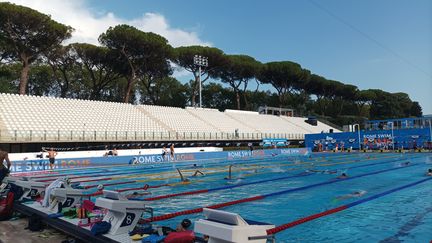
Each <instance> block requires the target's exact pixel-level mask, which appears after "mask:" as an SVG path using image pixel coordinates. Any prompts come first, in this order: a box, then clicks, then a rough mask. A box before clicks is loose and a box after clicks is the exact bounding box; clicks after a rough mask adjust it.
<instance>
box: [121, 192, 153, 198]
mask: <svg viewBox="0 0 432 243" xmlns="http://www.w3.org/2000/svg"><path fill="white" fill-rule="evenodd" d="M151 194H152V193H151V192H133V193H132V194H129V195H126V198H127V199H133V198H137V197H141V196H145V195H151Z"/></svg>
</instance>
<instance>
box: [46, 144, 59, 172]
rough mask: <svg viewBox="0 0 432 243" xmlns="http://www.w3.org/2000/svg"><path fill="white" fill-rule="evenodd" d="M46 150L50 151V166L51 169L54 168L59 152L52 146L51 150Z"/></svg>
mask: <svg viewBox="0 0 432 243" xmlns="http://www.w3.org/2000/svg"><path fill="white" fill-rule="evenodd" d="M44 151H45V152H47V153H48V159H49V166H50V169H51V170H52V169H53V168H54V163H55V157H56V156H57V152H56V151H55V150H54V148H51V149H50V150H49V151H47V150H44Z"/></svg>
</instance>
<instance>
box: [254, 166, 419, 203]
mask: <svg viewBox="0 0 432 243" xmlns="http://www.w3.org/2000/svg"><path fill="white" fill-rule="evenodd" d="M417 165H418V164H414V165H407V166H404V167H396V168H390V169H385V170H379V171H374V172H369V173H365V174H361V175H356V176H351V177H348V178H344V179H332V180H330V181H324V182H320V183H315V184H312V185H308V186H302V187H296V188H292V189H287V190H283V191H278V192H273V193H269V194H264V195H262V196H263V197H271V196H278V195H281V194H285V193H289V192H295V191H301V190H305V189H309V188H313V187H318V186H323V185H328V184H333V183H336V182H341V181H349V180H353V179H356V178H360V177H364V176H370V175H376V174H380V173H384V172H387V171H393V170H400V169H404V168H408V167H414V166H417Z"/></svg>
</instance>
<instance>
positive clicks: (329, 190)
mask: <svg viewBox="0 0 432 243" xmlns="http://www.w3.org/2000/svg"><path fill="white" fill-rule="evenodd" d="M431 158H432V155H431V154H430V153H429V154H427V153H422V154H420V153H416V154H410V153H405V154H399V153H397V154H396V153H374V154H365V153H318V154H312V155H311V156H308V157H284V156H281V155H278V156H275V157H271V158H261V159H248V160H231V161H206V162H199V161H194V162H178V163H174V164H157V165H137V166H133V165H129V166H116V167H103V168H88V169H82V168H81V169H76V170H73V171H71V170H64V171H57V172H54V173H53V174H42V175H35V176H34V178H33V179H35V180H48V179H49V180H53V179H55V178H57V177H58V176H64V175H68V176H70V177H71V178H72V181H73V182H81V185H82V186H90V187H91V186H93V187H91V188H89V189H88V191H89V193H90V192H95V191H96V190H97V189H96V188H95V186H96V185H98V184H107V183H110V184H113V183H127V184H118V185H112V186H106V187H105V188H106V189H109V190H118V189H125V188H136V187H141V186H143V185H144V184H148V185H150V186H153V187H154V186H160V187H158V188H150V189H148V190H147V192H151V195H144V196H140V197H138V198H139V199H145V198H146V197H155V196H160V195H167V194H172V193H179V192H188V191H194V190H202V189H211V188H221V187H226V186H233V185H242V184H248V183H252V182H256V183H252V184H249V185H243V186H238V187H234V188H227V189H219V190H215V191H212V192H207V193H201V194H194V195H187V196H178V197H172V198H167V199H161V200H156V201H149V202H148V204H149V206H150V207H153V208H154V213H155V216H158V215H164V214H169V213H173V212H178V211H183V210H188V209H194V208H200V207H206V206H209V205H214V204H218V203H224V202H229V201H233V200H239V199H244V198H249V197H254V196H259V195H269V194H270V195H269V196H267V197H264V198H263V199H261V200H256V201H251V202H244V203H240V204H236V205H232V206H228V207H224V208H221V210H226V211H229V212H235V213H239V214H240V215H241V216H242V217H244V218H246V219H252V220H255V221H261V222H267V223H270V224H274V225H276V226H278V225H282V224H285V223H288V222H291V221H294V220H297V219H300V218H303V217H306V216H309V215H312V214H316V213H320V212H323V211H326V210H329V209H332V208H336V207H339V206H342V205H346V204H349V203H351V202H354V201H357V200H361V199H364V198H367V197H369V196H372V195H375V194H379V193H382V192H386V191H388V190H391V189H393V188H397V187H400V186H403V185H406V184H410V183H413V182H416V181H419V180H422V179H425V178H427V177H426V176H425V172H426V171H427V169H428V168H432V163H431V162H432V160H431ZM408 161H409V164H405V162H408ZM193 164H195V166H194V165H193ZM229 165H234V166H233V167H232V171H233V172H232V177H233V179H231V180H226V179H224V178H225V177H227V176H228V172H227V171H228V167H229ZM176 169H180V170H181V171H182V173H183V175H184V177H187V178H188V179H189V180H190V183H180V180H179V176H178V173H177V171H176ZM196 170H200V171H201V172H203V173H204V174H205V175H204V176H195V177H194V176H192V174H193V173H194V172H195V171H196ZM341 173H346V174H347V175H348V176H349V177H348V178H349V179H335V178H336V177H337V176H338V175H340V174H341ZM271 179H273V180H271ZM88 180H92V181H88ZM323 182H329V183H324V184H323ZM310 185H315V186H311V187H306V186H310ZM296 188H298V189H296ZM290 189H296V190H290ZM280 191H285V192H284V193H281V194H277V195H272V193H275V192H280ZM132 192H133V190H131V191H125V192H123V193H124V194H130V193H132ZM141 192H143V191H142V190H141ZM356 192H357V193H360V195H359V194H356ZM93 200H95V199H93ZM146 216H147V217H148V215H146ZM183 218H189V219H191V220H192V221H195V220H198V219H200V218H203V215H202V214H189V215H182V216H179V217H174V218H171V219H168V220H164V221H158V222H155V223H156V224H158V225H165V226H170V227H173V228H175V226H176V224H177V223H178V222H180V221H181V220H182V219H183ZM275 237H276V240H277V242H311V241H317V242H318V241H319V242H336V241H341V242H429V241H430V240H432V180H428V181H425V182H423V183H420V184H417V185H415V186H412V187H408V188H405V189H402V190H398V191H395V192H394V193H391V194H387V195H384V196H382V197H379V198H377V199H374V200H371V201H367V202H365V203H362V204H359V205H357V206H355V207H351V208H348V209H346V210H343V211H340V212H337V213H334V214H330V215H327V216H324V217H321V218H318V219H315V220H312V221H309V222H306V223H304V224H300V225H297V226H295V227H292V228H288V229H286V230H284V231H281V232H278V233H277V234H276V235H275Z"/></svg>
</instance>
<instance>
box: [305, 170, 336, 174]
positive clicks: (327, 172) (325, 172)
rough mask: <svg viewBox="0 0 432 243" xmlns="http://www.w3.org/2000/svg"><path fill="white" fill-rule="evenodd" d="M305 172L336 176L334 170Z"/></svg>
mask: <svg viewBox="0 0 432 243" xmlns="http://www.w3.org/2000/svg"><path fill="white" fill-rule="evenodd" d="M306 172H312V173H321V174H336V173H337V171H336V170H306Z"/></svg>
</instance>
